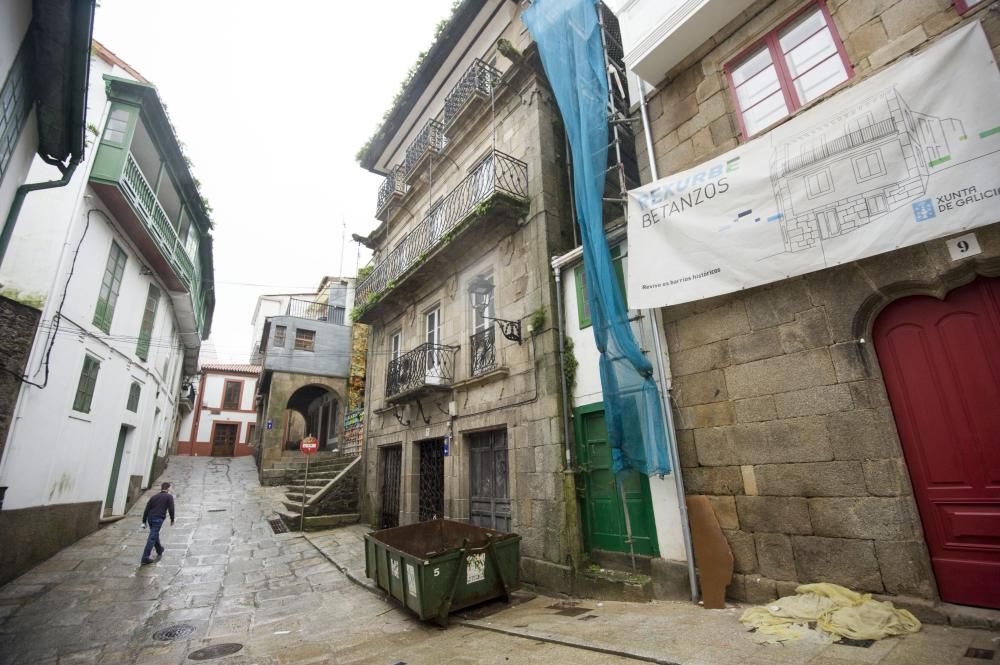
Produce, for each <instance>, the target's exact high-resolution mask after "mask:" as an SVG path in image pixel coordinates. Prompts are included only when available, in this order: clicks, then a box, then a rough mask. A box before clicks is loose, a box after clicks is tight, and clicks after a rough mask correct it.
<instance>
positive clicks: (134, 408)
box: [125, 381, 142, 413]
mask: <svg viewBox="0 0 1000 665" xmlns="http://www.w3.org/2000/svg"><path fill="white" fill-rule="evenodd" d="M141 392H142V386H141V385H140V384H139V382H138V381H133V382H132V385H131V387H129V389H128V402H127V403H126V404H125V408H126V409H128V410H129V411H131V412H132V413H138V412H139V393H141Z"/></svg>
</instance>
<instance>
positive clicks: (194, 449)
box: [176, 363, 260, 457]
mask: <svg viewBox="0 0 1000 665" xmlns="http://www.w3.org/2000/svg"><path fill="white" fill-rule="evenodd" d="M198 371H199V376H196V377H192V378H191V379H190V380H189V382H188V384H187V392H186V393H185V392H184V391H183V390H182V394H181V414H182V418H181V423H180V430H179V432H178V435H177V447H176V454H178V455H194V456H198V455H202V456H212V457H240V456H243V455H252V454H253V452H254V451H253V446H254V442H255V441H256V434H255V429H256V427H257V407H256V399H255V397H256V394H257V381H258V379H259V377H260V366H259V365H248V364H210V363H206V364H203V365H202V366H201V367H200V368H199V370H198Z"/></svg>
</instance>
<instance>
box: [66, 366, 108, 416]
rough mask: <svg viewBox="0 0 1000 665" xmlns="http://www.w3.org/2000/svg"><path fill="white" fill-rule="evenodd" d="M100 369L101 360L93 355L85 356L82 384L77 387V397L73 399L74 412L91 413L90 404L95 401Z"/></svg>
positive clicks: (81, 375) (81, 372)
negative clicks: (95, 389)
mask: <svg viewBox="0 0 1000 665" xmlns="http://www.w3.org/2000/svg"><path fill="white" fill-rule="evenodd" d="M100 369H101V361H100V360H98V359H97V358H95V357H94V356H91V355H87V356H84V358H83V369H82V370H81V371H80V382H79V383H78V384H77V386H76V397H75V398H74V399H73V410H74V411H79V412H80V413H90V403H91V402H92V401H93V400H94V388H95V387H96V386H97V372H98V371H100Z"/></svg>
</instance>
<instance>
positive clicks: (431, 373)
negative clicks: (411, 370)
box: [424, 307, 441, 383]
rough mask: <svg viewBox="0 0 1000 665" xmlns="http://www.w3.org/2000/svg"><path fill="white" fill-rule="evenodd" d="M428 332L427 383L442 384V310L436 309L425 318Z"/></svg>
mask: <svg viewBox="0 0 1000 665" xmlns="http://www.w3.org/2000/svg"><path fill="white" fill-rule="evenodd" d="M424 321H425V323H426V326H425V329H426V331H427V338H426V339H427V362H426V366H427V383H441V357H440V354H439V349H438V347H439V346H440V344H441V308H440V307H435V308H434V309H432V310H431V311H429V312H427V314H426V316H425V317H424Z"/></svg>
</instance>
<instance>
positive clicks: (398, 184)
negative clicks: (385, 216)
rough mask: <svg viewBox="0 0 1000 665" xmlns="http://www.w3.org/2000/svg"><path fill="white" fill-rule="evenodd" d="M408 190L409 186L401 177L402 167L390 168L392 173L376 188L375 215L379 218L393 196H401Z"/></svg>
mask: <svg viewBox="0 0 1000 665" xmlns="http://www.w3.org/2000/svg"><path fill="white" fill-rule="evenodd" d="M409 190H410V186H409V185H407V184H406V181H405V179H404V178H403V173H402V169H401V168H400V167H398V166H397V167H396V168H394V169H393V170H392V173H390V174H389V175H387V176H386V177H385V180H383V181H382V185H381V186H380V187H379V188H378V204H377V205H376V206H375V217H376V218H379V219H381V217H380V215H381V214H382V213H383V212H385V210H386V208H388V207H389V204H390V203H391V202H392V199H393V197H394V196H403V195H404V194H406V192H408V191H409ZM383 221H384V220H383Z"/></svg>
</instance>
